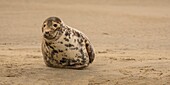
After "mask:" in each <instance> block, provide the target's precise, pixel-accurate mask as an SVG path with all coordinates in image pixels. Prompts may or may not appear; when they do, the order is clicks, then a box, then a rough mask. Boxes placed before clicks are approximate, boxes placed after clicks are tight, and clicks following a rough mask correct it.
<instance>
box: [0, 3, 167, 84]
mask: <svg viewBox="0 0 170 85" xmlns="http://www.w3.org/2000/svg"><path fill="white" fill-rule="evenodd" d="M169 10H170V1H169V0H0V21H1V24H0V85H170V11H169ZM50 16H57V17H60V18H61V19H62V20H63V21H64V22H65V24H67V25H69V26H71V27H74V28H76V29H78V30H80V31H82V32H83V33H85V34H86V35H87V36H88V37H89V39H90V40H91V42H92V43H93V45H94V47H95V50H96V58H95V61H94V62H93V63H92V64H91V65H90V66H89V67H88V68H86V69H83V70H74V69H61V68H50V67H47V66H46V65H45V64H44V61H43V57H42V53H41V40H42V33H41V27H42V23H43V21H44V20H45V19H46V18H48V17H50Z"/></svg>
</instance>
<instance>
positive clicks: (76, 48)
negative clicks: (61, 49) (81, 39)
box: [70, 47, 78, 50]
mask: <svg viewBox="0 0 170 85" xmlns="http://www.w3.org/2000/svg"><path fill="white" fill-rule="evenodd" d="M70 49H71V50H78V47H75V48H70Z"/></svg>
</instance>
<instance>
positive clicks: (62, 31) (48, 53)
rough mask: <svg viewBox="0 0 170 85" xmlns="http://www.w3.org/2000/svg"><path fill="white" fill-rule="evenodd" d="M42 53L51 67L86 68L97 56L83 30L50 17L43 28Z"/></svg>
mask: <svg viewBox="0 0 170 85" xmlns="http://www.w3.org/2000/svg"><path fill="white" fill-rule="evenodd" d="M42 31H43V35H44V36H43V40H42V54H43V57H44V61H45V64H46V65H47V66H49V67H62V68H77V69H79V68H84V67H87V66H89V64H90V63H92V62H93V60H94V58H95V53H94V48H93V46H92V44H91V43H90V41H89V39H88V38H87V36H86V35H85V34H83V33H82V32H80V31H78V30H76V29H74V28H72V27H69V26H67V25H65V24H64V23H63V22H62V21H61V20H60V19H59V18H57V17H50V18H48V19H46V20H45V21H44V25H43V28H42Z"/></svg>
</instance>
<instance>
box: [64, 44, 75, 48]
mask: <svg viewBox="0 0 170 85" xmlns="http://www.w3.org/2000/svg"><path fill="white" fill-rule="evenodd" d="M65 46H66V47H74V45H73V44H65Z"/></svg>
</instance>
